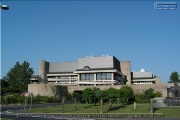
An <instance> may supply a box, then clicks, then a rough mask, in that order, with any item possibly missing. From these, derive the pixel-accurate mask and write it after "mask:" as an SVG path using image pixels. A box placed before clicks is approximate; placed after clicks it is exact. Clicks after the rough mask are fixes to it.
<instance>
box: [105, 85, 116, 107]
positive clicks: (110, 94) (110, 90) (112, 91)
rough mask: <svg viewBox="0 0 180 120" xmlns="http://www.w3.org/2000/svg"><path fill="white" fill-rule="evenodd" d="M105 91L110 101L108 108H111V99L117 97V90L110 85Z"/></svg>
mask: <svg viewBox="0 0 180 120" xmlns="http://www.w3.org/2000/svg"><path fill="white" fill-rule="evenodd" d="M107 92H108V97H109V102H110V106H109V110H111V109H112V99H113V98H117V94H118V90H117V89H115V88H112V87H110V88H108V89H107Z"/></svg>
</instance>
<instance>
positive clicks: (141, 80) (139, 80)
mask: <svg viewBox="0 0 180 120" xmlns="http://www.w3.org/2000/svg"><path fill="white" fill-rule="evenodd" d="M131 83H132V84H135V85H137V84H160V78H159V77H156V76H153V73H152V72H146V71H145V70H144V69H143V68H142V69H141V71H140V72H131Z"/></svg>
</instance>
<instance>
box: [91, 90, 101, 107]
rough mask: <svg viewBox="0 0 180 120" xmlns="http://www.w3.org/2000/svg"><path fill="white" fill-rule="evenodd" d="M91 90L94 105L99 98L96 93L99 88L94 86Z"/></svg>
mask: <svg viewBox="0 0 180 120" xmlns="http://www.w3.org/2000/svg"><path fill="white" fill-rule="evenodd" d="M92 90H93V102H94V105H95V106H96V103H97V101H98V99H99V98H98V96H97V95H96V93H97V92H99V90H100V89H99V88H95V87H94V88H93V89H92Z"/></svg>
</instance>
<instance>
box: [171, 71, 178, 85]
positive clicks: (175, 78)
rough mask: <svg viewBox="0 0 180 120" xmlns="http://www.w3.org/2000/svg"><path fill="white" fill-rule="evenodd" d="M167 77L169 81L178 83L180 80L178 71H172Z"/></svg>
mask: <svg viewBox="0 0 180 120" xmlns="http://www.w3.org/2000/svg"><path fill="white" fill-rule="evenodd" d="M169 79H170V81H169V83H179V82H180V79H179V74H178V72H172V73H171V76H170V78H169Z"/></svg>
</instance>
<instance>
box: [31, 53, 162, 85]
mask: <svg viewBox="0 0 180 120" xmlns="http://www.w3.org/2000/svg"><path fill="white" fill-rule="evenodd" d="M31 83H40V84H55V85H63V86H99V85H125V84H127V85H131V84H157V83H160V79H158V78H153V76H152V73H151V72H145V71H143V72H142V71H141V72H131V62H130V61H128V60H124V61H119V60H118V59H117V58H116V57H114V56H109V55H107V56H100V57H94V56H90V57H85V58H78V60H77V61H75V62H47V61H44V60H42V61H41V62H40V66H39V78H38V77H37V76H32V78H31Z"/></svg>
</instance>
